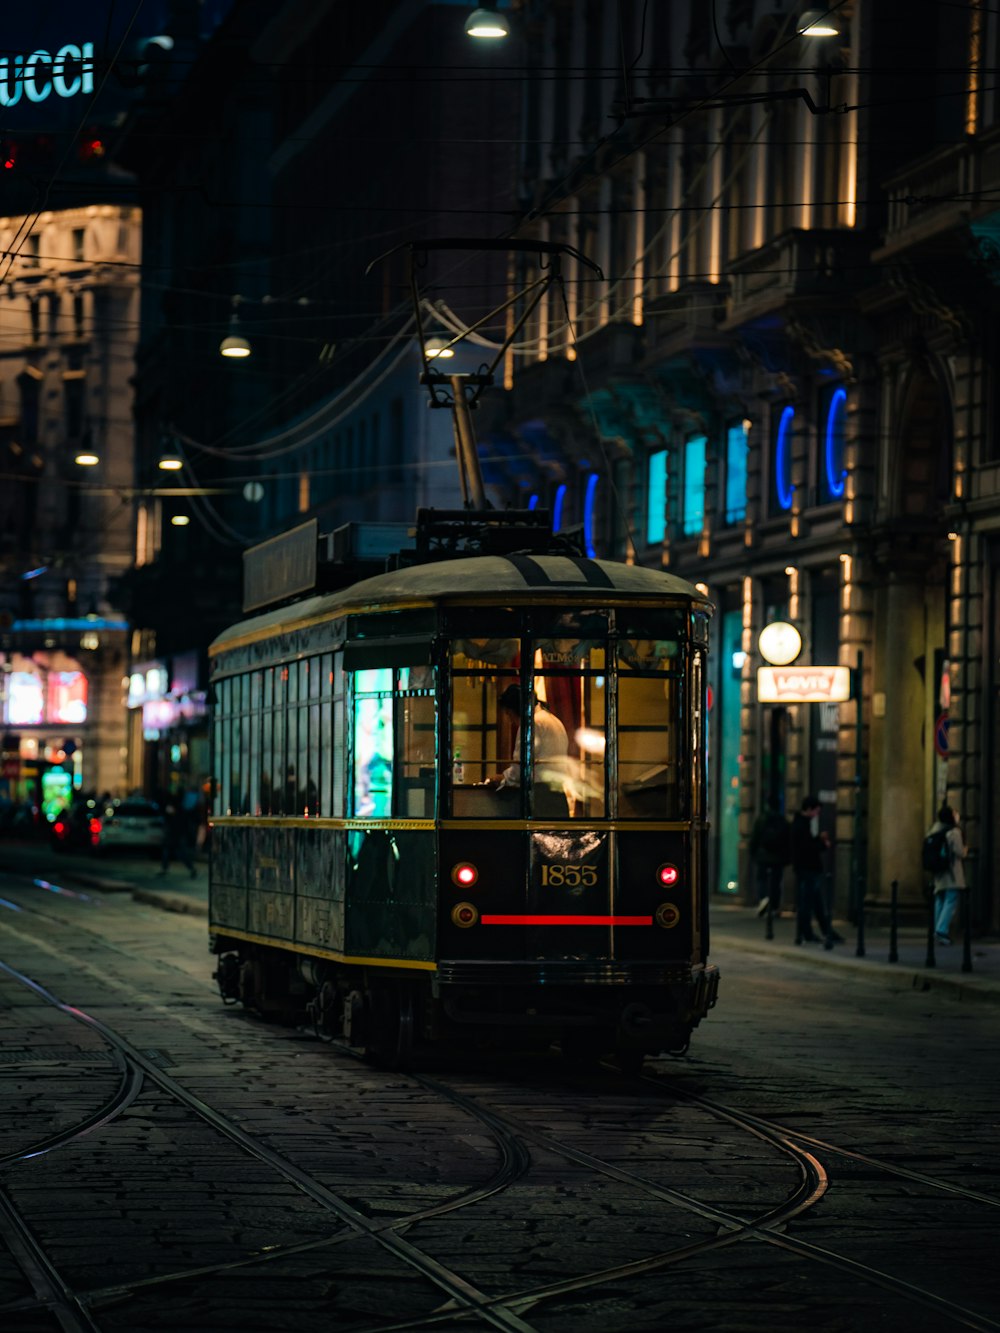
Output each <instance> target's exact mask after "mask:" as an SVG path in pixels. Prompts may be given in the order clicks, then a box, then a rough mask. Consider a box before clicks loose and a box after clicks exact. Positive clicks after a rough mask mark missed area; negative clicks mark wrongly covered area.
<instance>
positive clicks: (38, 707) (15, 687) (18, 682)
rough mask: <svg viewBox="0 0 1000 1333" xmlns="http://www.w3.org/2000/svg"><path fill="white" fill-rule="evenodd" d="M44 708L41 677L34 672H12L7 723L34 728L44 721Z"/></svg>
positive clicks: (8, 695) (8, 687) (9, 679)
mask: <svg viewBox="0 0 1000 1333" xmlns="http://www.w3.org/2000/svg"><path fill="white" fill-rule="evenodd" d="M44 708H45V693H44V689H43V685H42V678H41V676H40V675H38V674H36V673H35V672H33V671H12V672H11V673H10V675H9V676H8V677H7V721H8V722H9V723H11V724H12V725H13V726H19V727H31V726H34V725H36V724H37V723H39V722H41V721H42V719H43V716H44Z"/></svg>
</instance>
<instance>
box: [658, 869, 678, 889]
mask: <svg viewBox="0 0 1000 1333" xmlns="http://www.w3.org/2000/svg"><path fill="white" fill-rule="evenodd" d="M680 877H681V874H680V871H679V870H678V869H677V867H676V866H672V865H671V864H670V863H669V862H666V863H665V864H663V865H662V866H660V868H659V869H658V870H657V872H656V882H657V883H658V884H659V885H660V887H661V888H664V889H673V888H676V886H677V883H678V881H679V880H680Z"/></svg>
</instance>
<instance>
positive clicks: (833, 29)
mask: <svg viewBox="0 0 1000 1333" xmlns="http://www.w3.org/2000/svg"><path fill="white" fill-rule="evenodd" d="M795 30H796V32H797V33H798V34H799V36H800V37H839V36H840V29H839V28H838V27H837V24H836V22H835V21H834V19H833V17H832V16H831V14H830V11H829V10H824V9H807V10H806V11H805V13H804V14H803V15H802V17H801V18H800V19H799V21H798V24H797V25H796V29H795Z"/></svg>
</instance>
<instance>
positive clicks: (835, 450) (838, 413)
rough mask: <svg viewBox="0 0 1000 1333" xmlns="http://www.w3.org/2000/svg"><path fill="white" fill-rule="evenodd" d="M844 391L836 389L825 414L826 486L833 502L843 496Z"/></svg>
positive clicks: (845, 401)
mask: <svg viewBox="0 0 1000 1333" xmlns="http://www.w3.org/2000/svg"><path fill="white" fill-rule="evenodd" d="M846 403H847V391H846V389H837V390H835V391H834V394H833V397H832V398H831V399H830V408H829V411H828V412H827V414H826V485H827V489H828V490H829V492H830V495H831V496H832V497H833V499H834V500H839V499H840V498H841V496H842V495H843V494H844V481H845V478H846V477H847V473H846V471H845V470H844V407H845V404H846Z"/></svg>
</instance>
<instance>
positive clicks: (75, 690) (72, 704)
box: [46, 671, 87, 723]
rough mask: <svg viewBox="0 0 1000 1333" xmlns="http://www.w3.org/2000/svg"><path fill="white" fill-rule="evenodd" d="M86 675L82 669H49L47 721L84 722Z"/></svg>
mask: <svg viewBox="0 0 1000 1333" xmlns="http://www.w3.org/2000/svg"><path fill="white" fill-rule="evenodd" d="M86 720H87V677H86V676H85V675H84V674H83V672H82V671H50V672H49V681H48V716H47V718H46V721H48V722H73V723H77V722H86Z"/></svg>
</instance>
